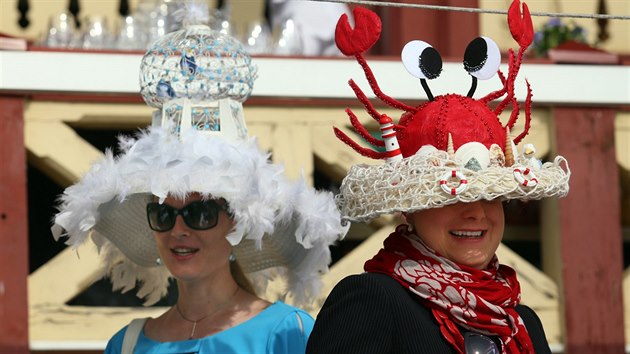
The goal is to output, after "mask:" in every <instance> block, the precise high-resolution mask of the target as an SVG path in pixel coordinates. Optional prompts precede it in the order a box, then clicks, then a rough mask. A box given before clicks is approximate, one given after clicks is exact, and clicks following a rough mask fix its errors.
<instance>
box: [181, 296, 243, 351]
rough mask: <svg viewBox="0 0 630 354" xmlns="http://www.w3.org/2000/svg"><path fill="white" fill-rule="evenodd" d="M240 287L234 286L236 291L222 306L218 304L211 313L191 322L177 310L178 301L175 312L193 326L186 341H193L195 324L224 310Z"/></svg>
mask: <svg viewBox="0 0 630 354" xmlns="http://www.w3.org/2000/svg"><path fill="white" fill-rule="evenodd" d="M240 288H241V287H240V286H238V285H236V290H234V292H233V293H232V295H231V296H230V297H229V298H228V299H227V300H226V301H225V302H224V303H222V304H220V305H219V306H217V308H215V309H214V310H213V311H212V312H210V313H209V314H207V315H205V316H203V317H201V318H200V319H198V320H194V321H193V320H191V319H188V318H187V317H186V316H184V314H183V313H182V310H181V309H180V308H179V301H178V302H176V303H175V309H176V310H177V313H179V315H180V316H181V317H182V318H183V319H184V320H186V321H188V322H191V323H192V324H193V326H192V330H191V331H190V336H189V337H188V339H193V336H194V335H195V330H196V329H197V323H199V322H201V321H203V320H205V319H206V318H208V317H210V316H211V315H214V314H216V313H217V312H219V310H221V309H222V308H224V307H225V306H227V305H228V304H229V303H230V302H231V301H232V300H233V299H234V297H235V296H236V293H238V291H239V289H240Z"/></svg>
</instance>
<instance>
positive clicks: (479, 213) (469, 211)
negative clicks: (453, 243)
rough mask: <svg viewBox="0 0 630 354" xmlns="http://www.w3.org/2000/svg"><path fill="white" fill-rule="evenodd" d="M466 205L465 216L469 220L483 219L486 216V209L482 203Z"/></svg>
mask: <svg viewBox="0 0 630 354" xmlns="http://www.w3.org/2000/svg"><path fill="white" fill-rule="evenodd" d="M462 204H463V205H464V209H463V212H462V213H463V216H464V218H467V219H475V220H477V219H482V218H484V217H485V216H486V212H485V209H484V208H483V205H482V202H481V201H476V202H472V203H462Z"/></svg>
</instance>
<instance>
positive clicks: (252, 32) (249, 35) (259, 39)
mask: <svg viewBox="0 0 630 354" xmlns="http://www.w3.org/2000/svg"><path fill="white" fill-rule="evenodd" d="M243 38H244V39H243V45H244V46H245V49H246V50H247V51H248V52H249V54H267V53H270V52H271V30H269V26H268V25H267V23H266V22H264V21H255V22H252V23H250V24H249V25H247V31H246V32H245V36H244V37H243Z"/></svg>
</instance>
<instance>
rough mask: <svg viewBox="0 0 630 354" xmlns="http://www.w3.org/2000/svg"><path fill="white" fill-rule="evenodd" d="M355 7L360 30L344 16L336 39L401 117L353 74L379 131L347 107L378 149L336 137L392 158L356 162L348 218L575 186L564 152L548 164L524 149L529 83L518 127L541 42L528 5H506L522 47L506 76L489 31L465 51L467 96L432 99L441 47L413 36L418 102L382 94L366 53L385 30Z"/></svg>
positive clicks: (406, 57) (345, 200) (346, 203)
mask: <svg viewBox="0 0 630 354" xmlns="http://www.w3.org/2000/svg"><path fill="white" fill-rule="evenodd" d="M353 14H354V23H355V26H354V28H352V27H351V26H350V23H349V21H348V18H347V16H345V15H343V16H341V18H340V19H339V22H338V23H337V28H336V36H335V40H336V43H337V46H338V47H339V49H340V50H341V51H342V53H344V54H345V55H347V56H353V57H355V59H356V60H357V62H358V63H359V64H360V65H361V67H362V68H363V71H364V73H365V76H366V78H367V81H368V83H369V85H370V88H371V89H372V92H373V93H374V94H375V95H376V97H377V98H378V99H380V100H381V101H382V102H383V103H385V104H386V105H388V106H390V107H392V108H396V109H399V110H400V111H402V114H401V117H400V119H399V120H398V122H394V120H393V119H392V118H391V117H388V116H387V115H384V114H381V113H379V112H378V111H377V109H376V108H375V107H374V106H373V104H372V103H371V102H370V100H369V99H368V98H367V96H366V94H365V93H364V92H363V91H362V90H361V88H359V86H358V85H357V84H356V83H355V82H354V81H353V80H350V81H349V85H350V87H351V88H352V89H353V91H354V92H355V94H356V96H357V98H358V99H359V101H360V102H361V103H362V104H363V105H364V106H365V107H366V110H367V112H368V114H369V115H370V116H371V117H372V118H373V119H374V120H375V121H376V122H377V123H378V125H379V127H380V131H381V134H380V138H378V137H374V136H373V135H371V134H370V132H369V131H368V130H367V129H366V128H365V127H364V126H363V125H362V123H361V122H360V121H359V119H358V117H357V116H356V115H355V113H354V112H353V111H352V110H350V109H346V112H347V114H348V116H349V118H350V122H351V124H352V127H353V128H354V130H355V132H356V133H357V134H358V135H359V136H361V137H362V138H363V139H364V140H365V141H366V142H367V143H369V144H370V145H372V146H373V147H374V148H376V149H371V148H366V147H363V146H361V145H360V144H359V143H357V142H355V141H354V140H353V139H352V138H350V137H349V136H348V135H347V134H345V133H344V132H343V131H341V130H339V129H337V128H334V131H335V134H336V136H337V137H338V138H339V139H340V140H342V141H343V142H344V143H346V144H347V145H349V146H350V147H352V148H353V149H354V150H355V151H356V152H358V153H360V154H362V155H365V156H367V157H370V158H373V159H383V160H385V162H384V163H382V164H376V165H366V164H360V165H355V166H352V168H351V169H350V171H349V172H348V174H347V176H346V177H345V178H344V180H343V182H342V185H341V191H340V193H339V194H338V195H337V204H338V206H339V207H340V209H341V213H342V218H343V219H344V221H367V220H370V219H372V218H375V217H378V216H380V215H382V214H389V213H394V212H414V211H418V210H423V209H430V208H439V207H442V206H445V205H449V204H453V203H456V202H473V201H477V200H493V199H497V198H498V199H502V200H507V199H520V200H536V199H541V198H546V197H562V196H565V195H566V194H567V193H568V191H569V178H570V175H571V172H570V170H569V167H568V163H567V161H566V160H565V159H564V158H563V157H562V156H557V157H555V158H554V159H553V161H552V162H546V163H542V162H541V161H539V160H538V159H536V157H535V156H534V153H535V148H534V146H533V145H532V144H524V145H523V147H522V150H519V148H518V147H517V146H518V144H519V143H520V142H521V141H522V140H523V138H524V137H525V136H526V135H527V133H528V131H529V128H530V121H531V103H532V100H531V99H532V90H531V88H530V85H529V83H528V82H526V85H527V97H526V99H525V124H524V129H523V131H521V132H515V131H513V128H514V126H515V123H516V121H517V119H518V118H519V104H518V102H517V100H516V97H515V95H514V84H515V81H516V76H517V74H518V71H519V68H520V66H521V61H522V59H523V53H524V51H525V50H526V49H527V47H528V46H529V45H530V44H531V42H532V39H533V27H532V22H531V17H530V15H529V10H528V9H527V6H526V5H525V4H523V11H522V12H521V6H520V2H519V1H518V0H514V1H513V2H512V5H511V6H510V9H509V11H508V24H509V27H510V31H511V33H512V36H513V38H514V39H515V40H516V42H517V43H518V45H519V49H518V52H517V53H514V51H513V50H512V49H510V50H509V58H508V69H509V71H508V73H507V76H505V75H504V74H503V73H502V72H501V71H500V70H499V65H500V63H501V59H500V58H501V53H500V51H499V48H498V46H497V45H496V44H495V43H494V41H492V40H491V39H490V38H487V37H478V38H476V39H474V40H472V41H471V42H470V44H469V45H468V47H467V48H466V52H465V55H464V61H463V62H464V69H465V70H466V71H467V72H468V73H469V74H470V75H471V77H472V85H471V88H470V90H469V92H468V93H467V94H466V95H465V96H464V95H460V94H454V93H449V94H444V95H440V96H436V97H434V96H433V94H432V93H431V90H430V88H429V85H428V84H427V80H431V79H435V78H437V77H438V76H439V74H440V73H441V71H442V59H441V57H440V54H439V53H438V52H437V50H436V49H434V48H433V47H432V46H431V45H429V44H428V43H426V42H423V41H420V40H414V41H411V42H409V43H407V44H406V45H405V47H404V48H403V50H402V54H401V57H402V62H403V64H404V66H405V68H406V69H407V71H408V72H409V73H410V74H411V75H413V76H414V77H417V78H418V79H420V83H421V85H422V87H423V89H424V91H425V93H426V95H427V97H428V101H427V102H425V103H424V104H422V105H420V106H418V107H414V106H410V105H407V104H405V103H403V102H400V101H397V100H396V99H394V98H392V97H390V96H388V95H387V94H385V93H383V92H382V91H381V89H380V88H379V86H378V82H377V80H376V75H375V74H374V73H373V72H372V70H371V69H370V67H369V64H368V63H367V61H366V60H365V58H364V57H363V53H365V52H366V51H367V50H369V49H370V48H371V47H372V45H374V43H375V42H376V41H377V40H378V38H379V37H380V33H381V21H380V19H379V18H378V16H377V15H376V14H375V13H373V12H372V11H370V10H367V9H364V8H361V7H355V8H354V10H353ZM497 73H498V75H499V77H500V79H501V82H502V83H503V87H500V88H499V89H498V90H497V91H494V92H492V93H490V94H488V95H486V96H484V97H481V98H478V99H475V98H473V95H474V93H475V89H476V86H477V80H478V79H481V80H486V79H489V78H491V77H493V76H494V75H495V74H497ZM498 99H500V101H499V103H498V104H497V105H496V106H495V107H494V108H491V107H490V105H489V104H490V103H491V102H492V101H494V100H498ZM506 108H511V110H512V112H511V115H510V118H509V120H508V121H507V122H505V123H502V122H501V120H500V119H499V115H500V114H501V112H503V111H504V110H505V109H506Z"/></svg>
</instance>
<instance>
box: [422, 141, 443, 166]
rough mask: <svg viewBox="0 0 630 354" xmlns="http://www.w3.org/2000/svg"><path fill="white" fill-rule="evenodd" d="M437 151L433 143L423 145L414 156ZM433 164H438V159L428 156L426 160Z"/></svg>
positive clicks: (431, 153) (428, 154)
mask: <svg viewBox="0 0 630 354" xmlns="http://www.w3.org/2000/svg"><path fill="white" fill-rule="evenodd" d="M437 151H439V150H438V149H437V148H436V147H435V146H433V145H423V146H422V147H421V148H420V149H419V150H418V151H417V152H416V156H430V155H434V154H435V153H436V152H437ZM428 161H429V162H430V163H431V164H432V165H433V166H440V161H439V160H438V159H437V158H430V159H429V160H428Z"/></svg>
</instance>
